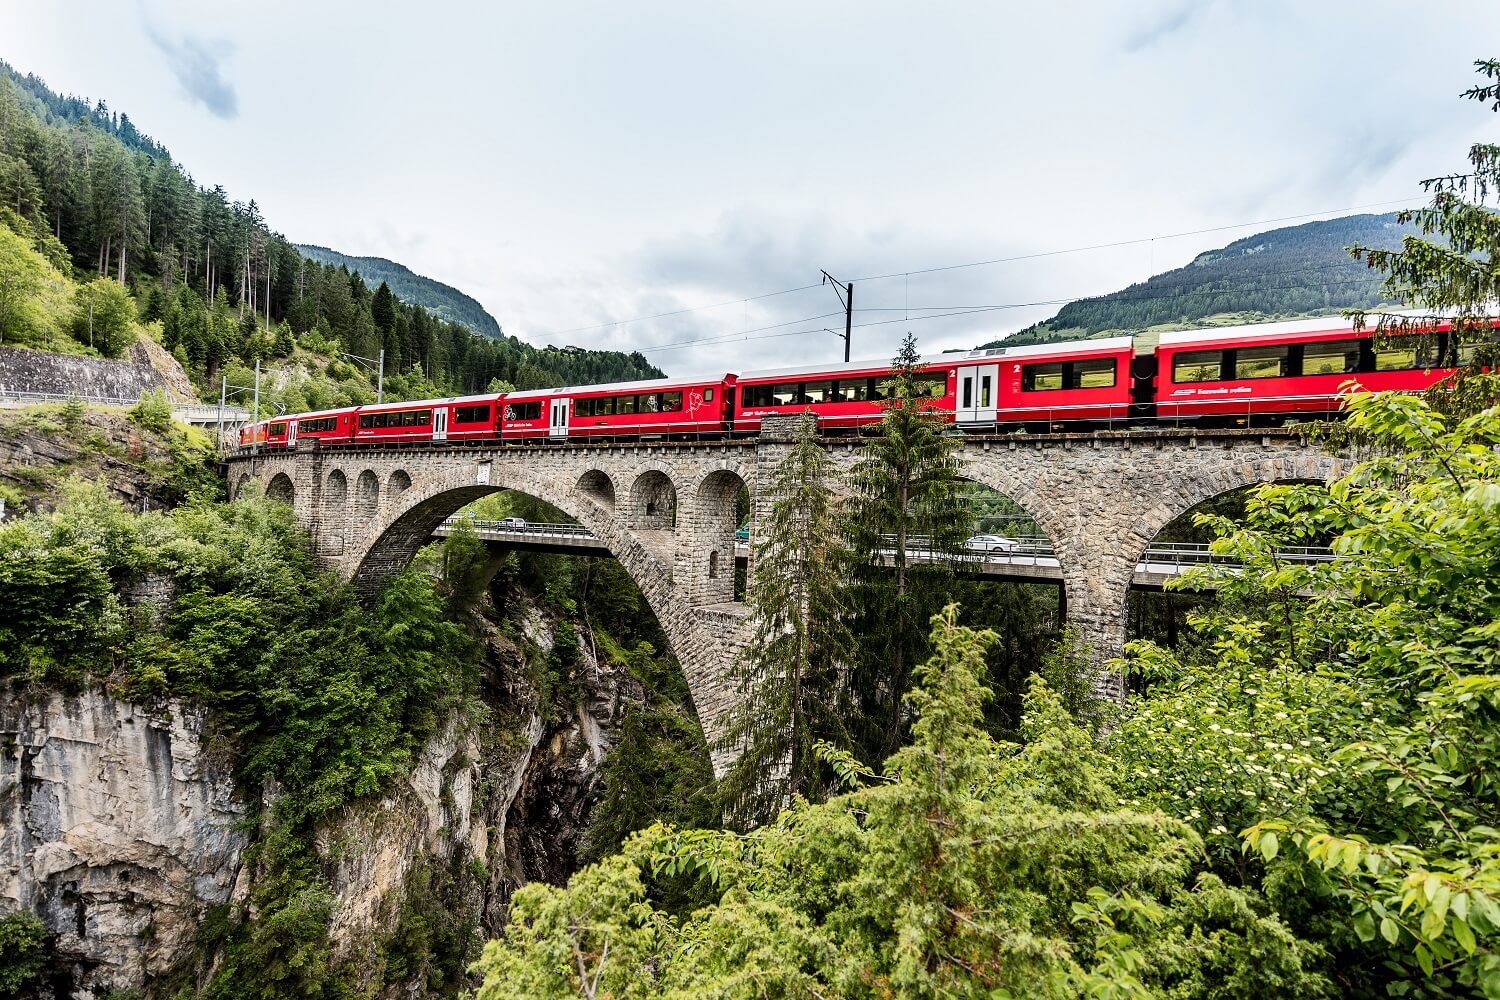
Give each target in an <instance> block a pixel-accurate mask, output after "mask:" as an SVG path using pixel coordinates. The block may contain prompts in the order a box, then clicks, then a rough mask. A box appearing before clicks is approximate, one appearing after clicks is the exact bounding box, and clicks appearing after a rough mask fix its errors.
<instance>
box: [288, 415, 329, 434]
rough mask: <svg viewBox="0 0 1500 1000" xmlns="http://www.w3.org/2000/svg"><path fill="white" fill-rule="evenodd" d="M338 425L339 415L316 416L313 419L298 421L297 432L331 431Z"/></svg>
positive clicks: (315, 432)
mask: <svg viewBox="0 0 1500 1000" xmlns="http://www.w3.org/2000/svg"><path fill="white" fill-rule="evenodd" d="M337 426H338V418H337V417H314V418H313V419H311V420H307V419H303V420H299V421H297V433H299V434H317V433H319V432H320V431H331V430H333V429H334V428H335V427H337Z"/></svg>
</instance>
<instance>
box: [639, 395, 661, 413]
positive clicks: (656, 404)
mask: <svg viewBox="0 0 1500 1000" xmlns="http://www.w3.org/2000/svg"><path fill="white" fill-rule="evenodd" d="M660 408H661V396H660V395H658V394H657V393H654V392H648V393H645V394H644V395H642V396H641V405H640V409H641V412H642V413H656V412H657V411H658V410H659V409H660Z"/></svg>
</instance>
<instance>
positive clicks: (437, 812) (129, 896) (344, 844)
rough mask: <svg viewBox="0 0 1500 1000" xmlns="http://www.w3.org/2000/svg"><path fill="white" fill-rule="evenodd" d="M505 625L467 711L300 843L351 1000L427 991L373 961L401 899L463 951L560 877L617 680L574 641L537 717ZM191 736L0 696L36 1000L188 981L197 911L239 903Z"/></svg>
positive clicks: (189, 714) (140, 716)
mask: <svg viewBox="0 0 1500 1000" xmlns="http://www.w3.org/2000/svg"><path fill="white" fill-rule="evenodd" d="M515 614H516V620H517V622H518V624H519V628H510V629H505V628H501V627H499V626H492V627H491V629H490V632H489V634H488V635H487V637H486V652H485V658H484V659H485V663H484V670H485V675H484V680H483V685H482V697H481V701H482V704H474V705H469V706H466V707H464V708H462V709H460V710H458V711H455V712H453V713H451V714H450V716H449V717H448V719H447V720H446V722H445V723H444V724H443V725H442V726H440V727H439V729H438V731H437V732H436V733H434V734H433V736H432V737H431V738H430V739H429V740H428V741H427V743H426V744H425V746H424V747H423V748H422V750H421V752H420V754H419V755H418V759H417V761H416V765H415V767H414V768H413V771H412V773H411V775H410V776H409V777H408V779H407V780H406V781H405V782H402V783H400V784H399V785H397V786H396V788H395V789H393V790H392V791H391V792H390V793H389V794H387V795H385V796H382V797H381V798H378V799H372V800H366V801H362V802H360V803H358V804H356V805H355V806H353V807H352V808H351V809H350V810H349V811H348V812H347V813H346V814H345V815H343V816H341V817H340V818H339V819H338V820H336V821H335V822H333V823H330V824H328V825H327V826H326V827H325V828H324V829H323V830H321V831H320V832H319V834H318V837H317V842H316V846H317V850H318V854H319V858H320V862H321V866H322V868H323V871H324V874H325V875H326V876H327V878H328V880H329V883H330V885H331V888H332V890H333V893H334V896H335V898H336V899H337V900H338V906H337V909H336V910H335V911H334V914H333V918H332V922H331V925H330V928H329V935H330V939H331V943H332V945H333V952H334V959H335V961H336V962H339V963H347V964H348V966H349V967H350V968H352V969H354V970H355V974H356V976H357V979H358V983H357V985H358V987H359V989H360V991H361V994H362V995H367V996H376V997H381V998H385V1000H396V998H398V997H420V996H426V995H429V993H428V992H427V990H426V989H424V988H423V986H422V985H421V984H422V982H423V979H424V977H425V974H426V973H425V969H424V968H423V967H422V966H421V965H420V964H417V965H411V964H406V965H404V966H403V967H402V969H401V970H399V971H396V972H393V970H392V967H391V966H390V963H391V962H392V961H393V959H391V957H390V952H391V942H392V941H393V940H396V939H397V937H398V935H399V934H400V932H401V929H402V926H403V921H405V920H407V919H409V917H410V913H411V911H412V907H413V905H415V904H414V902H413V900H414V899H417V897H419V896H420V900H419V903H420V905H422V906H426V907H428V908H429V913H428V917H429V918H430V917H431V914H432V910H433V908H435V909H436V911H437V912H438V914H439V915H440V919H441V920H442V921H443V922H445V923H446V924H447V925H448V926H450V927H457V928H461V929H463V932H464V933H465V934H467V938H466V940H468V941H470V942H471V943H472V944H473V945H474V946H476V947H477V945H478V943H479V942H480V941H481V940H482V939H483V938H487V937H491V936H494V935H495V934H497V933H498V932H499V931H500V930H501V928H502V926H503V924H504V920H505V913H506V906H507V904H508V902H509V900H510V897H511V894H512V893H513V892H514V891H515V890H516V888H518V887H519V886H521V885H523V884H525V883H527V882H531V881H537V880H542V881H548V882H562V881H565V880H566V879H567V877H568V876H569V875H570V874H571V873H572V871H573V870H574V868H575V867H576V856H577V851H578V846H579V841H580V838H581V836H582V834H583V831H584V829H585V827H586V826H587V823H588V818H589V813H590V810H591V808H592V805H593V802H594V800H595V798H596V797H597V792H598V786H599V782H600V770H599V767H600V764H601V763H602V762H603V760H604V757H605V754H606V753H607V751H608V749H609V746H610V745H611V742H612V732H613V728H614V725H615V724H616V722H617V721H618V720H617V715H618V711H619V705H620V696H621V688H622V686H625V685H632V684H634V683H635V682H634V681H632V680H631V679H630V678H629V677H628V675H627V674H626V673H625V672H624V671H623V670H619V669H611V668H608V667H601V665H600V664H599V662H598V661H597V660H596V659H595V658H594V656H593V654H592V649H591V646H590V645H589V644H587V643H584V644H580V650H579V652H580V659H581V663H580V665H579V666H578V668H576V670H575V675H574V676H573V678H572V681H573V688H572V690H574V691H576V692H577V696H576V697H575V698H573V699H572V703H571V705H561V704H560V703H559V700H558V699H556V698H554V699H553V700H552V703H551V704H550V705H547V704H543V703H542V701H541V699H540V698H539V696H538V692H537V691H536V688H535V685H534V680H533V678H534V669H535V666H536V663H537V660H538V658H539V657H541V658H545V656H546V655H547V654H548V653H550V652H551V649H552V645H553V632H552V626H551V625H550V623H549V622H548V621H547V619H546V618H545V617H544V616H543V615H542V614H540V613H539V612H538V611H536V610H535V609H534V608H532V607H530V606H529V605H523V606H522V608H521V609H520V610H519V611H517V612H516V613H515ZM508 632H509V633H510V634H507V633H508ZM203 729H204V718H203V716H202V714H201V713H200V712H198V711H197V710H195V709H192V708H190V707H186V706H183V705H181V704H177V703H170V704H169V705H167V706H166V707H165V709H164V710H163V711H161V712H156V713H152V712H148V711H147V710H145V709H143V708H140V707H137V706H134V705H130V704H128V703H125V702H121V701H118V700H116V699H114V698H112V697H110V696H109V695H107V694H105V693H103V692H102V691H97V690H94V691H86V692H83V693H80V694H76V695H65V694H61V693H57V692H48V691H42V692H31V693H30V695H29V696H28V692H27V691H26V690H24V689H22V688H20V687H18V686H15V685H11V686H0V915H4V914H5V913H8V912H11V911H14V910H16V909H26V910H31V911H32V912H35V913H37V914H39V915H40V916H41V917H42V918H43V920H44V922H45V923H46V925H47V928H48V931H49V932H50V934H51V935H53V942H52V951H53V955H54V957H55V961H54V967H55V968H54V970H53V972H52V976H51V980H50V982H49V985H48V987H47V988H48V990H49V991H50V995H51V996H52V997H55V998H58V1000H61V998H65V997H79V998H95V997H99V996H102V995H103V994H104V993H105V992H107V991H109V990H138V991H141V993H142V995H143V996H145V997H146V998H148V1000H150V998H154V997H158V996H167V995H173V992H172V991H168V990H166V989H165V988H164V987H163V984H162V983H161V981H160V979H159V977H161V976H163V975H164V974H165V973H168V972H169V971H172V972H174V973H176V974H177V975H178V978H177V979H175V980H173V981H174V982H175V983H181V982H182V981H183V979H182V976H184V975H185V976H186V977H187V979H188V980H192V979H195V978H196V979H198V981H199V982H200V984H201V982H202V981H204V980H203V978H202V976H203V974H205V973H206V972H207V971H208V970H207V968H206V967H198V968H195V967H194V965H195V962H196V961H197V959H198V956H196V955H195V952H194V946H195V943H196V936H197V933H198V930H199V926H200V925H201V923H202V922H203V919H204V916H205V914H206V913H207V912H208V910H209V908H211V907H213V906H216V905H219V904H223V903H238V902H242V901H244V900H245V899H246V898H247V896H248V893H249V890H250V886H251V883H252V881H253V880H254V878H255V872H254V871H253V870H252V869H251V868H249V867H247V866H246V865H244V864H242V860H243V858H244V855H245V851H246V848H247V846H248V840H247V836H246V834H245V833H244V832H242V827H243V825H244V824H243V823H241V822H240V821H241V820H244V819H245V818H246V817H247V816H248V815H249V814H250V812H251V811H252V810H251V808H250V805H248V804H247V803H245V802H243V801H241V799H240V798H239V797H238V796H237V794H236V791H235V786H234V782H233V777H232V762H231V761H230V760H229V759H227V758H226V757H223V756H221V755H216V754H215V752H214V751H213V750H212V749H211V748H210V747H209V746H207V745H206V744H205V741H204V738H203ZM276 794H277V793H276V790H275V789H268V790H267V791H266V793H265V796H266V803H265V805H267V806H268V805H269V804H270V802H271V801H272V800H274V798H275V797H276ZM237 824H238V825H237ZM415 886H420V887H421V888H420V889H415V888H414V887H415ZM400 960H401V961H402V962H407V960H408V956H404V955H403V956H401V959H400ZM424 961H429V962H430V961H433V959H431V958H430V957H428V958H426V959H424ZM465 964H466V963H465ZM195 974H196V975H195ZM388 978H390V979H392V981H391V982H386V980H387V979H388ZM449 985H450V986H451V985H453V984H451V982H450V984H449ZM443 992H444V994H445V995H452V993H453V992H454V991H453V990H451V989H444V990H443Z"/></svg>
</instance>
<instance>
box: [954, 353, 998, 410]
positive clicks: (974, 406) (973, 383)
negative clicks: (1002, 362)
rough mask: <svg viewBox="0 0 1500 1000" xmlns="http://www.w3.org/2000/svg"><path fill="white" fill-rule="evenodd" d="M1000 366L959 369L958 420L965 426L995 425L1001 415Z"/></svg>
mask: <svg viewBox="0 0 1500 1000" xmlns="http://www.w3.org/2000/svg"><path fill="white" fill-rule="evenodd" d="M999 395H1000V366H999V365H998V364H994V365H964V366H962V367H961V368H959V369H958V390H957V392H956V393H955V398H954V401H953V409H954V418H955V419H956V420H957V421H958V422H959V423H961V424H968V423H973V424H980V423H985V424H992V423H994V422H995V418H996V416H997V414H998V413H999V412H1000V402H999V398H998V397H999Z"/></svg>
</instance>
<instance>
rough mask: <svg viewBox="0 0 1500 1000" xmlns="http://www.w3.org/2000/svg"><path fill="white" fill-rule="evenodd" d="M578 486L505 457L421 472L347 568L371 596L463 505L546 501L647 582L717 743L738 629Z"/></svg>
mask: <svg viewBox="0 0 1500 1000" xmlns="http://www.w3.org/2000/svg"><path fill="white" fill-rule="evenodd" d="M575 487H576V480H575V479H574V478H573V476H572V475H568V476H567V477H566V478H564V477H563V475H561V474H559V475H539V474H537V473H535V472H532V471H530V470H525V469H523V468H519V467H517V466H515V465H511V464H509V463H502V462H498V461H497V462H482V463H479V464H478V467H477V468H476V466H475V465H474V464H470V463H465V464H462V465H458V466H456V467H455V468H452V469H449V470H447V471H444V472H441V473H439V474H436V475H432V476H422V477H419V478H417V479H414V480H413V483H412V486H411V488H410V489H408V490H406V491H405V492H404V493H402V494H400V495H398V496H392V497H388V498H387V502H386V505H385V507H384V508H383V509H382V510H381V512H380V516H379V517H378V518H376V519H374V520H373V521H372V522H371V523H370V524H369V525H368V526H367V527H365V528H364V529H363V530H359V529H356V531H357V533H356V535H355V537H354V538H353V539H352V540H351V543H350V545H349V546H348V548H347V549H346V555H345V556H344V558H343V560H342V561H341V563H340V568H341V569H342V571H343V573H344V575H345V576H346V577H348V578H349V579H351V580H352V581H353V583H354V586H355V588H356V590H357V591H359V592H360V593H361V594H362V595H365V596H367V597H368V596H370V595H373V594H374V593H375V592H376V591H378V589H379V587H380V586H381V584H382V583H383V582H384V581H385V580H386V579H387V578H389V576H390V575H391V574H393V573H396V572H399V571H400V570H401V569H403V568H405V566H406V565H408V564H409V563H410V561H411V559H412V558H413V557H414V556H415V555H416V553H417V551H418V550H419V549H421V547H422V546H423V545H424V544H426V543H427V542H428V541H429V540H430V539H431V537H432V532H433V529H435V528H436V527H437V526H438V525H439V524H441V523H442V521H443V520H444V519H445V518H447V517H448V516H449V515H451V514H452V513H453V512H454V511H456V510H458V509H459V508H460V507H463V506H464V505H466V504H469V503H472V502H474V501H475V500H477V499H479V498H480V497H483V496H485V495H487V494H490V493H495V492H499V491H501V490H515V491H517V492H521V493H526V494H528V495H530V496H534V497H537V498H538V499H540V500H544V501H546V502H547V503H549V504H552V505H553V506H555V507H557V508H558V509H559V510H561V511H562V512H563V513H564V514H566V515H568V516H569V517H571V518H573V519H574V520H576V521H577V522H578V523H579V524H581V525H582V526H584V527H585V528H587V529H588V530H589V531H590V532H592V533H593V534H594V535H595V536H596V537H597V538H599V539H600V540H601V541H602V542H603V543H604V544H605V545H606V546H607V547H608V549H609V551H610V553H611V555H613V556H614V557H615V558H616V559H617V560H618V561H619V563H620V565H621V566H622V567H623V568H624V569H625V571H626V573H628V574H629V575H630V577H631V579H632V580H634V581H635V583H636V585H637V586H638V587H640V590H641V593H642V594H643V595H644V596H645V598H646V602H647V604H648V605H649V606H650V608H651V610H652V612H653V613H654V614H655V615H656V618H657V621H658V622H659V623H660V624H661V626H662V631H663V632H664V633H665V634H666V636H667V641H668V644H669V645H670V647H671V651H672V653H673V654H674V655H675V656H676V657H677V661H678V663H679V664H680V665H681V666H682V671H683V675H684V677H686V679H687V682H688V687H689V690H690V691H691V692H692V695H693V701H694V705H695V708H696V710H697V711H698V713H699V720H700V722H701V723H702V724H703V727H704V730H705V733H706V734H707V735H708V738H709V739H710V741H712V740H713V739H714V737H715V735H716V732H715V729H714V720H715V718H716V717H717V716H718V714H719V713H720V711H722V709H723V707H725V705H726V704H727V697H728V695H727V693H726V691H724V690H722V688H723V686H724V683H725V681H724V677H723V673H724V671H723V664H724V663H725V662H728V661H730V660H732V659H733V655H732V654H731V653H729V652H727V646H726V643H732V642H733V641H734V639H735V636H734V635H732V634H730V633H731V631H732V629H726V622H725V621H721V620H710V619H705V618H704V617H703V616H701V615H700V614H699V613H698V612H697V610H696V609H695V607H694V606H693V603H692V602H690V601H687V600H684V599H683V595H682V594H681V592H680V591H679V590H678V589H677V588H675V587H674V582H673V572H672V566H671V563H670V560H669V559H663V558H662V557H661V555H660V554H659V553H658V552H657V551H655V549H654V547H652V546H649V545H647V544H643V539H642V538H641V537H640V536H639V535H638V534H637V533H636V532H634V531H631V530H629V528H628V526H627V525H626V524H625V523H623V521H622V520H621V519H619V518H615V517H612V516H611V513H610V512H609V511H607V510H604V509H603V508H602V507H601V506H599V505H598V504H596V503H594V502H593V501H592V500H590V499H588V498H586V497H584V496H582V495H581V494H579V493H578V491H577V490H576V488H575ZM731 558H732V554H731ZM731 565H732V563H731ZM722 617H723V616H720V618H722ZM729 624H731V625H732V623H729Z"/></svg>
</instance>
